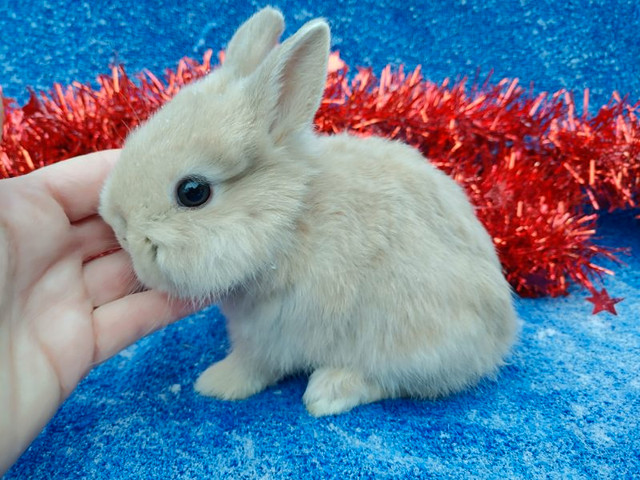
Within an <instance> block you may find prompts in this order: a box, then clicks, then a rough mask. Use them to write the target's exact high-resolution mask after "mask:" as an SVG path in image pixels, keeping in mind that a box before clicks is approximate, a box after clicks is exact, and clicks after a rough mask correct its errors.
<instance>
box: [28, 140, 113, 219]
mask: <svg viewBox="0 0 640 480" xmlns="http://www.w3.org/2000/svg"><path fill="white" fill-rule="evenodd" d="M119 155H120V151H119V150H104V151H102V152H95V153H90V154H88V155H82V156H80V157H75V158H71V159H69V160H64V161H62V162H58V163H55V164H53V165H50V166H48V167H45V168H42V169H40V170H36V171H35V172H33V173H32V174H31V175H33V177H32V178H34V179H36V178H37V179H40V180H42V181H43V183H44V186H45V188H46V189H47V190H48V192H49V194H50V195H51V196H52V197H53V198H54V199H55V200H56V201H57V202H58V203H59V204H60V206H61V207H62V209H63V210H64V211H65V213H66V214H67V217H69V220H70V221H71V222H76V221H78V220H81V219H83V218H86V217H89V216H91V215H95V214H96V213H97V211H98V203H99V199H100V190H101V189H102V184H103V183H104V181H105V179H106V178H107V175H108V174H109V172H110V171H111V169H112V168H113V166H114V165H115V163H116V161H117V160H118V157H119Z"/></svg>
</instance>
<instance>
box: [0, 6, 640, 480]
mask: <svg viewBox="0 0 640 480" xmlns="http://www.w3.org/2000/svg"><path fill="white" fill-rule="evenodd" d="M274 4H276V5H278V6H280V8H281V9H282V10H283V11H284V13H285V15H286V17H287V20H288V29H287V33H290V32H292V31H293V30H294V29H295V28H297V27H298V26H300V25H301V24H302V23H303V22H304V21H305V20H307V19H309V18H311V17H313V16H318V15H321V16H325V17H327V18H328V19H329V21H330V23H331V25H332V28H333V34H334V39H333V45H334V48H337V49H339V50H340V51H341V52H342V55H343V57H344V58H345V60H347V62H348V63H350V64H351V65H352V66H353V65H371V66H373V67H374V69H375V70H377V71H379V70H380V68H382V66H384V65H386V64H387V63H392V64H399V63H405V64H407V65H408V66H409V67H413V66H415V65H416V64H418V63H420V64H422V65H423V66H424V71H425V75H426V76H427V77H428V78H430V79H432V80H436V81H440V80H442V79H443V78H444V77H447V76H449V77H457V76H462V75H474V74H475V72H476V70H477V69H478V68H480V69H481V70H482V72H488V71H489V70H490V69H494V70H495V76H496V78H501V77H505V76H508V77H519V78H520V79H521V80H522V81H523V82H524V83H525V84H528V82H534V83H535V86H536V90H537V91H540V90H556V89H559V88H569V89H575V90H577V91H581V90H582V89H583V88H585V87H588V88H590V90H591V92H592V105H593V104H596V105H598V104H602V103H604V102H606V101H607V100H608V98H609V96H610V94H611V92H612V91H613V90H618V91H620V92H621V93H623V94H624V93H628V94H630V96H631V98H632V99H633V100H638V99H640V42H639V41H638V39H637V38H636V35H637V32H638V29H639V28H640V6H639V5H640V4H639V3H638V2H637V1H636V0H628V1H622V0H620V1H605V0H600V1H586V0H584V1H579V2H578V1H564V2H557V1H553V0H536V1H534V0H521V1H517V2H516V1H513V0H503V1H495V0H486V1H482V2H481V1H475V0H466V1H465V0H461V1H456V2H453V1H451V2H447V1H433V2H415V1H414V2H411V1H407V2H403V3H399V2H397V1H391V0H381V1H377V2H373V1H366V0H360V1H354V0H348V1H344V2H340V4H339V6H338V5H334V2H323V3H319V2H317V1H311V0H307V1H305V0H297V1H294V0H292V1H280V2H274ZM257 6H261V4H257V3H256V2H245V3H242V4H240V3H237V2H234V1H228V0H219V1H209V2H205V1H189V0H183V1H181V2H168V1H154V2H151V1H137V2H130V1H124V0H111V1H110V2H97V1H96V2H89V1H86V2H65V1H61V0H49V1H47V2H35V1H21V2H17V1H14V0H11V3H9V1H7V0H4V1H2V0H0V38H1V41H0V85H2V87H3V89H4V92H5V94H6V95H8V96H13V97H17V98H18V99H19V100H20V101H24V99H25V98H26V94H25V87H26V86H33V87H35V88H36V89H48V88H49V87H50V86H51V84H52V83H53V82H54V81H56V82H62V83H69V82H71V81H72V80H80V81H82V82H87V81H91V80H92V79H93V78H94V77H95V76H96V74H97V73H100V72H105V71H106V70H107V67H108V65H109V63H110V62H114V61H115V62H123V63H124V64H125V65H126V66H127V68H128V70H129V71H130V72H134V71H138V70H140V69H142V68H149V69H150V70H152V71H154V72H156V73H158V72H161V71H162V70H163V69H164V68H166V67H173V66H174V65H175V64H176V62H177V60H178V59H179V58H181V57H182V56H184V55H189V56H200V55H201V54H202V53H203V52H204V50H205V49H206V48H214V49H218V48H221V47H223V46H224V42H225V41H226V39H227V38H228V37H229V36H230V34H231V33H232V31H233V30H234V29H235V27H236V26H237V25H238V24H239V23H240V22H241V21H242V20H244V18H246V17H248V16H249V15H250V14H251V13H252V12H253V11H254V10H255V9H256V8H257ZM637 213H639V212H635V214H637ZM600 234H601V236H602V237H603V240H602V241H603V242H604V243H607V244H610V245H615V246H631V247H633V252H634V254H633V255H632V256H631V257H629V258H628V259H626V260H627V261H628V263H629V265H628V266H627V267H615V270H616V276H615V277H612V278H608V279H607V283H606V285H607V288H608V289H609V290H610V292H611V294H612V295H615V296H621V297H625V300H624V302H622V303H620V304H618V306H617V307H618V311H619V316H617V317H613V316H610V315H608V314H601V315H598V316H591V315H590V313H591V308H590V307H591V305H590V304H589V303H587V302H586V301H585V299H584V298H585V294H584V292H581V291H575V292H573V294H572V295H571V296H569V297H566V298H560V299H540V300H521V299H519V300H518V301H517V307H518V311H519V313H520V315H521V317H522V319H523V322H524V327H523V333H522V340H521V342H520V344H519V346H518V348H517V350H516V352H515V354H514V357H513V359H512V361H511V364H510V365H509V366H508V367H507V368H505V369H504V371H503V372H502V374H501V376H500V378H499V380H498V382H495V383H494V382H485V383H483V384H482V385H481V386H480V387H479V388H477V389H474V390H471V391H469V392H466V393H464V394H460V395H457V396H455V397H452V398H449V399H446V400H442V401H438V402H422V401H411V400H396V401H385V402H380V403H376V404H373V405H368V406H364V407H361V408H358V409H356V410H354V411H353V412H350V413H348V414H346V415H342V416H339V417H333V418H324V419H320V420H317V419H314V418H312V417H310V416H308V415H307V414H306V412H305V411H304V408H303V406H302V403H301V398H300V397H301V395H302V392H303V391H304V387H305V382H306V380H305V379H304V378H294V379H290V380H288V381H285V382H283V383H282V384H280V385H278V386H276V387H274V388H271V389H269V390H267V391H265V392H263V393H261V394H259V395H257V396H256V397H254V398H251V399H249V400H247V401H244V402H239V403H226V402H219V401H215V400H211V399H206V398H202V397H199V396H197V395H195V394H194V392H193V390H192V383H193V381H194V380H195V378H196V377H197V375H198V373H199V372H200V371H202V370H203V369H204V368H205V367H206V366H207V365H208V364H209V363H210V362H212V361H214V360H216V359H220V358H222V357H223V356H224V353H225V349H226V348H227V339H226V335H225V334H224V328H223V320H222V319H221V318H220V316H219V315H218V313H217V312H216V310H215V309H213V310H210V311H208V312H205V313H203V314H200V315H196V316H193V317H190V318H188V319H186V320H184V321H181V322H179V323H177V324H175V325H173V326H171V327H169V328H167V329H165V330H164V331H162V332H158V333H156V334H154V335H152V336H150V337H148V338H146V339H143V340H142V341H140V342H138V343H137V344H136V345H134V346H132V347H130V348H128V349H127V350H125V351H124V352H122V353H121V354H120V355H118V356H116V357H115V358H113V359H112V360H110V361H108V362H107V363H105V364H103V365H102V366H100V367H98V368H97V369H95V370H94V371H93V372H92V373H91V374H90V375H89V377H88V378H87V379H86V380H85V381H84V382H83V383H82V384H81V386H80V387H79V388H78V390H77V391H76V392H75V393H74V394H73V395H72V397H71V398H70V399H69V400H68V401H67V402H66V403H65V404H64V405H63V407H62V408H61V409H60V411H59V413H58V415H57V416H56V417H55V418H54V419H53V421H52V422H51V423H50V425H49V426H48V427H47V428H46V430H45V431H44V432H43V434H42V435H41V436H40V437H39V438H38V439H37V440H36V441H35V442H34V444H33V445H32V447H31V448H30V449H29V450H28V451H27V452H26V453H25V455H24V456H23V457H22V458H21V460H20V461H19V462H18V463H17V464H16V465H15V466H14V468H13V469H12V470H10V472H9V473H8V474H7V476H6V478H8V479H18V478H20V479H27V478H28V479H45V478H47V479H48V478H109V479H129V478H185V479H186V478H501V479H502V478H527V479H529V478H585V479H592V478H611V479H617V478H633V477H636V478H637V476H638V475H640V458H639V456H638V455H639V453H638V452H639V451H640V439H639V436H638V433H637V432H638V431H640V429H639V427H640V424H639V423H640V422H639V420H638V418H639V415H638V412H640V401H639V398H640V380H639V378H638V372H639V371H640V353H639V352H640V322H639V318H638V313H637V312H639V311H640V291H639V288H640V258H639V257H638V252H640V227H639V226H638V222H637V220H635V219H634V218H633V215H632V214H631V213H625V214H621V215H612V216H608V217H606V218H605V220H604V222H603V225H602V227H601V230H600Z"/></svg>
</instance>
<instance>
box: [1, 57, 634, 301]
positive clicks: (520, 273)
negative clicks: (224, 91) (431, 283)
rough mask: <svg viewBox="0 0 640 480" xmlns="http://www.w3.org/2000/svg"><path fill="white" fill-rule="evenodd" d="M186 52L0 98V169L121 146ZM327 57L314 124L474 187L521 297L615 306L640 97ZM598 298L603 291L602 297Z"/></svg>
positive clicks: (177, 78) (172, 81) (179, 72)
mask: <svg viewBox="0 0 640 480" xmlns="http://www.w3.org/2000/svg"><path fill="white" fill-rule="evenodd" d="M211 57H212V52H211V51H208V52H207V53H206V54H205V56H204V59H203V62H202V63H199V62H197V61H195V60H192V59H188V58H185V59H183V60H181V61H180V63H179V64H178V68H177V69H176V71H168V72H167V74H166V78H165V79H164V80H159V79H158V78H157V77H155V76H154V75H153V74H152V73H150V72H148V71H145V72H143V73H142V74H139V75H137V76H136V80H137V81H133V80H132V79H131V78H129V77H128V76H127V74H126V73H125V71H124V69H123V68H122V67H114V68H113V69H112V72H111V75H101V76H99V77H98V83H99V85H100V86H99V88H98V89H97V90H96V89H93V88H92V87H90V86H88V85H82V84H79V83H73V84H72V85H71V86H68V87H62V86H60V85H58V84H56V85H54V88H53V90H52V91H51V92H50V93H48V94H44V93H41V94H40V95H36V94H35V93H32V94H31V98H30V100H29V101H28V103H27V104H26V105H24V106H23V107H19V106H17V105H16V103H15V102H14V101H13V100H10V99H3V106H4V115H5V121H4V126H3V130H2V142H1V143H0V177H11V176H16V175H21V174H24V173H27V172H29V171H31V170H33V169H35V168H39V167H41V166H44V165H47V164H50V163H53V162H57V161H59V160H62V159H66V158H69V157H72V156H76V155H80V154H83V153H88V152H91V151H96V150H101V149H105V148H115V147H119V146H121V145H122V142H123V140H124V138H125V137H126V135H127V132H128V131H129V130H130V129H131V128H133V127H134V126H135V125H137V124H139V123H140V122H141V121H144V120H145V119H146V118H147V117H149V115H151V114H152V113H153V112H154V111H155V110H156V109H157V108H158V107H160V106H161V105H162V104H163V103H164V102H166V101H167V100H169V99H170V98H171V97H172V96H173V95H174V94H175V93H176V92H177V91H178V90H179V89H180V88H181V87H182V86H184V85H185V84H188V83H189V82H191V81H192V80H194V79H196V78H200V77H202V76H203V75H205V74H206V73H208V72H209V70H210V69H211ZM347 73H348V68H347V66H346V65H345V64H344V62H342V60H340V58H339V56H338V54H333V55H332V56H331V61H330V65H329V77H328V79H327V87H326V91H325V98H324V100H323V102H322V105H321V108H320V110H319V111H318V114H317V116H316V125H317V128H318V129H319V130H320V131H321V132H325V133H328V134H331V133H336V132H339V131H344V130H348V131H350V132H352V133H354V134H357V135H381V136H385V137H389V138H396V139H401V140H403V141H405V142H407V143H409V144H411V145H414V146H415V147H417V148H418V149H420V151H421V152H422V153H423V154H424V155H425V156H427V157H428V158H429V159H430V160H431V161H432V162H433V163H434V164H435V165H436V166H438V167H439V168H441V169H443V170H445V171H446V172H448V173H449V174H450V175H452V176H453V177H454V178H455V179H456V180H457V181H458V182H459V183H460V184H461V185H463V186H464V188H465V189H466V191H467V192H468V194H469V195H470V197H471V200H472V201H473V203H474V204H475V205H476V207H477V211H478V216H479V217H480V219H481V221H482V222H483V223H484V225H485V226H486V227H487V229H488V231H489V232H490V233H491V235H492V236H493V239H494V242H495V244H496V247H497V248H498V251H499V253H500V258H501V261H502V263H503V266H504V269H505V273H506V275H507V278H508V280H509V282H510V283H511V284H512V285H513V287H514V289H515V290H516V291H517V292H518V293H519V294H520V295H522V296H540V295H554V296H555V295H560V294H566V293H567V289H568V287H569V284H570V283H571V282H576V283H578V284H580V285H582V286H584V287H586V288H587V289H589V291H591V293H592V295H593V296H592V297H591V298H590V301H593V302H594V304H595V308H594V312H595V311H596V310H597V309H599V310H603V309H605V310H609V311H612V312H615V308H614V307H613V305H614V303H613V302H614V301H619V299H610V298H609V296H608V294H607V292H606V290H602V291H600V292H598V291H597V290H596V288H595V286H594V284H593V280H594V279H597V278H599V277H600V275H601V274H602V273H610V272H609V271H608V270H606V269H604V268H602V267H600V266H598V265H596V264H595V263H594V260H595V259H596V258H598V257H600V258H608V259H614V260H615V256H614V253H616V251H613V250H611V249H607V248H604V247H602V246H598V245H596V244H594V243H593V242H592V238H593V235H594V233H595V225H596V220H597V216H598V212H601V211H604V210H605V209H615V208H634V207H636V206H637V201H638V194H639V192H640V121H639V119H638V116H637V112H638V109H639V108H640V104H636V105H630V104H629V103H628V102H627V101H625V100H622V99H620V98H619V97H618V96H617V95H615V94H614V97H613V98H612V100H611V102H610V103H609V104H607V105H605V106H603V107H602V108H600V110H599V111H598V112H597V113H596V114H595V115H589V114H588V111H587V110H588V99H589V96H588V91H585V93H584V100H583V112H584V113H582V114H581V115H578V114H577V113H576V105H575V101H574V99H573V97H572V95H571V94H569V93H568V92H566V91H559V92H556V93H555V94H553V95H547V94H545V93H541V94H539V95H537V96H534V95H533V93H532V91H531V90H526V89H524V88H522V87H521V86H519V84H518V81H517V80H506V79H505V80H502V81H500V82H498V83H497V84H493V85H492V84H490V83H489V81H488V80H487V81H486V82H485V83H484V85H478V84H473V85H471V86H470V87H468V86H467V85H466V81H465V80H462V81H459V82H457V83H455V84H451V85H450V82H449V81H448V80H446V81H445V82H443V83H442V84H439V85H438V84H435V83H433V82H429V81H425V80H424V79H423V78H422V75H421V73H420V69H419V68H418V69H416V70H415V71H413V72H411V73H409V74H405V73H403V71H402V68H401V69H400V70H399V71H396V72H393V71H392V70H391V68H390V67H387V68H385V69H384V70H383V71H382V74H381V76H380V78H379V79H378V78H377V77H375V76H374V75H373V73H372V72H371V70H366V69H361V70H359V71H358V73H357V74H356V75H355V76H353V78H352V79H349V77H348V75H347ZM594 299H595V300H594Z"/></svg>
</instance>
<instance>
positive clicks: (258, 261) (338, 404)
mask: <svg viewBox="0 0 640 480" xmlns="http://www.w3.org/2000/svg"><path fill="white" fill-rule="evenodd" d="M283 29H284V19H283V16H282V14H281V13H280V12H279V11H278V10H275V9H273V8H270V7H267V8H265V9H263V10H260V11H259V12H257V13H255V14H254V15H253V16H252V17H251V18H250V19H249V20H247V21H246V22H245V23H244V24H243V25H242V26H241V27H240V28H239V29H238V31H237V32H236V33H235V34H234V36H233V37H232V39H231V40H230V42H229V44H228V48H227V50H226V58H225V60H224V62H223V63H222V65H221V66H219V67H218V68H216V69H215V70H214V71H212V72H211V73H210V74H208V75H207V76H206V77H204V78H202V79H200V80H198V81H196V82H195V83H192V84H191V85H189V86H186V87H185V88H183V89H182V90H181V91H180V92H179V93H177V94H176V96H175V97H174V98H173V99H172V100H170V101H169V102H167V103H166V104H165V105H164V106H163V107H162V108H161V109H160V110H159V111H158V112H157V113H156V114H155V115H154V116H152V117H151V118H150V119H149V120H148V121H147V122H146V123H145V124H143V125H142V126H140V127H138V128H137V129H136V130H135V131H133V132H132V133H131V134H130V135H129V136H128V137H127V139H126V142H125V145H124V148H123V150H122V152H121V157H120V159H119V161H118V162H117V164H116V165H115V167H114V169H113V171H112V173H111V174H110V176H109V177H108V179H107V180H106V182H105V185H104V187H103V190H102V192H101V198H100V207H99V212H100V214H101V216H102V217H103V218H104V220H105V221H106V222H107V223H108V224H109V225H110V226H111V227H112V228H113V230H114V232H115V235H116V238H117V239H118V241H119V242H120V244H121V245H122V247H123V249H125V250H126V251H127V252H128V253H129V254H130V256H131V258H132V264H133V268H134V270H135V272H136V274H137V276H138V278H139V280H140V281H141V282H142V283H143V284H144V285H146V286H147V287H149V288H156V289H160V290H162V291H165V292H168V293H169V294H170V295H172V296H174V297H176V298H178V297H179V298H188V299H194V301H202V302H211V303H214V302H215V303H217V304H218V305H219V306H220V309H221V311H222V313H223V314H224V315H225V318H226V327H227V332H228V335H229V339H230V345H231V348H230V351H229V353H228V355H227V356H226V358H224V359H223V360H221V361H218V362H217V363H214V364H213V365H211V366H210V367H209V368H207V369H206V370H205V371H204V372H203V373H202V374H201V375H200V376H199V378H198V379H197V381H196V383H195V390H196V391H197V392H199V393H201V394H203V395H208V396H212V397H216V398H218V399H226V400H239V399H245V398H247V397H249V396H251V395H254V394H256V393H258V392H260V391H262V390H264V389H265V388H267V387H268V386H270V385H273V384H274V383H276V382H278V381H279V380H281V379H282V378H283V377H285V376H289V375H292V374H296V373H303V374H309V375H310V376H309V380H308V384H307V387H306V391H305V393H304V395H303V402H304V404H305V406H306V408H307V410H308V412H309V413H310V414H311V415H314V416H318V417H319V416H324V415H335V414H339V413H342V412H346V411H348V410H350V409H352V408H353V407H356V406H358V405H362V404H366V403H370V402H375V401H379V400H382V399H389V398H397V397H414V398H425V399H436V398H439V397H442V396H445V395H448V394H452V393H455V392H459V391H461V390H463V389H465V388H468V387H471V386H473V385H474V384H476V383H477V382H478V381H479V380H480V379H481V378H483V377H487V376H489V377H495V374H496V373H497V370H498V368H499V367H500V366H501V365H503V364H504V363H505V358H506V356H507V355H508V354H509V352H510V350H511V348H512V345H513V344H514V342H515V340H516V338H517V336H518V319H517V317H516V314H515V311H514V307H513V298H512V291H511V288H510V286H509V284H508V283H507V281H506V280H505V278H504V276H503V273H502V269H501V265H500V262H499V260H498V257H497V254H496V251H495V248H494V245H493V242H492V240H491V238H490V236H489V235H488V233H487V231H486V230H485V229H484V227H483V226H482V225H481V223H480V221H479V220H478V219H477V217H476V215H475V212H474V209H473V207H472V205H471V204H470V202H469V200H468V198H467V196H466V194H465V193H464V191H463V189H462V188H461V187H460V186H459V185H458V184H457V183H456V182H455V181H454V180H453V179H451V178H450V177H448V176H447V175H446V174H445V173H443V172H442V171H440V170H438V169H436V168H435V167H434V166H432V165H431V164H430V163H429V162H428V161H427V160H426V159H425V158H424V157H423V156H422V155H421V154H420V153H419V152H418V151H417V150H415V149H414V148H412V147H410V146H408V145H406V144H403V143H401V142H398V141H390V140H388V139H383V138H377V137H369V138H359V137H355V136H352V135H349V134H346V133H343V134H336V135H331V136H328V135H325V136H323V135H318V134H317V133H315V132H314V128H313V120H314V115H315V113H316V111H317V109H318V108H319V105H320V101H321V98H322V95H323V91H324V86H325V82H326V71H327V61H328V55H329V47H330V30H329V26H328V24H327V22H326V21H325V20H323V19H315V20H312V21H309V22H308V23H306V24H305V25H304V26H302V27H301V28H300V29H299V30H298V31H297V32H296V33H295V34H294V35H292V36H290V37H289V38H288V39H286V40H285V41H284V42H282V43H279V38H280V36H281V34H282V32H283Z"/></svg>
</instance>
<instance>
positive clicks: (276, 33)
mask: <svg viewBox="0 0 640 480" xmlns="http://www.w3.org/2000/svg"><path fill="white" fill-rule="evenodd" d="M283 30H284V17H283V16H282V13H280V12H279V11H278V10H276V9H275V8H271V7H266V8H263V9H262V10H260V11H259V12H257V13H254V14H253V16H251V18H249V19H248V20H247V21H246V22H244V23H243V24H242V25H241V26H240V28H238V30H237V31H236V33H235V34H234V35H233V37H232V38H231V40H230V41H229V44H228V45H227V50H226V52H225V60H224V63H223V67H224V68H232V69H233V71H234V73H235V74H236V76H238V77H246V76H248V75H250V74H251V73H252V72H253V71H254V70H255V69H256V68H257V67H258V65H260V63H261V62H262V61H263V60H264V59H265V57H266V56H267V55H268V54H269V52H270V51H271V50H272V49H273V47H275V46H276V45H277V43H278V40H279V39H280V35H282V31H283Z"/></svg>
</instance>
